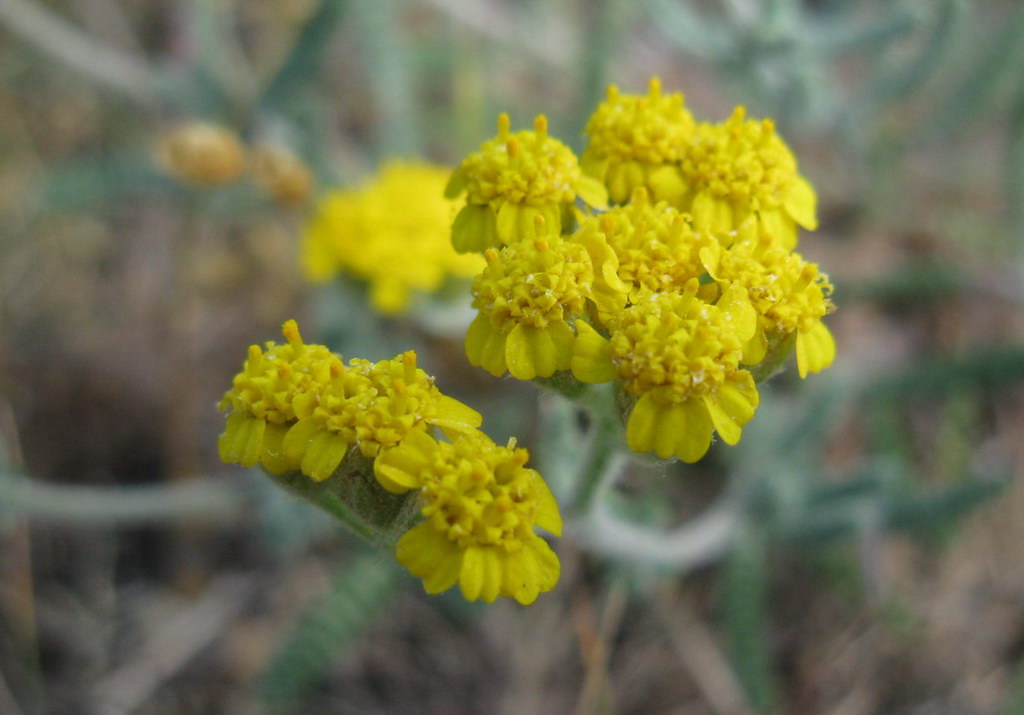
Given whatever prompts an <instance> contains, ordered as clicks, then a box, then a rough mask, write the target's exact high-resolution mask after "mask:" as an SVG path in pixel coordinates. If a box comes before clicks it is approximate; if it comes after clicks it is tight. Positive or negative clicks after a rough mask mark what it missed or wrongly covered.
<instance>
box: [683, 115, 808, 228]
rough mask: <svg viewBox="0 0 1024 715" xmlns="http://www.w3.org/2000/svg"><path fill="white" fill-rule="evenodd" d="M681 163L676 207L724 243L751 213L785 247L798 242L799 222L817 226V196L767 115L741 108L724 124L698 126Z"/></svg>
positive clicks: (806, 225)
mask: <svg viewBox="0 0 1024 715" xmlns="http://www.w3.org/2000/svg"><path fill="white" fill-rule="evenodd" d="M680 166H681V168H682V176H683V182H684V185H685V189H686V190H685V192H684V193H683V195H682V196H681V197H680V199H679V203H678V206H679V207H680V208H681V209H682V210H684V211H689V212H690V213H691V214H693V217H694V219H695V221H696V222H697V224H698V225H701V226H706V227H708V228H709V229H710V230H711V232H712V233H714V234H716V235H718V236H720V237H721V238H722V239H723V242H724V243H728V241H727V240H724V239H725V237H726V236H727V235H728V234H729V232H731V231H734V230H736V229H738V228H739V226H740V225H741V224H742V223H743V221H744V220H745V219H746V218H747V217H748V216H751V215H753V216H754V217H755V219H756V220H757V221H758V222H759V223H760V225H761V227H762V228H763V229H764V232H765V233H767V234H769V235H770V236H772V237H773V238H774V239H775V240H776V241H778V242H779V243H780V244H781V245H782V246H783V247H785V248H793V247H794V246H795V245H796V242H797V235H796V232H797V228H796V227H797V225H798V224H799V225H800V226H803V227H804V228H806V229H810V230H813V229H815V228H817V227H818V220H817V217H816V211H817V208H816V207H817V196H816V195H815V193H814V189H813V188H812V187H811V185H810V183H808V182H807V180H806V179H804V178H803V177H802V176H800V174H799V173H797V164H796V159H795V158H794V157H793V154H792V153H791V152H790V150H789V147H787V146H786V143H785V142H784V141H782V139H781V138H780V137H779V136H778V134H776V132H775V125H774V123H773V122H772V121H771V120H770V119H762V120H760V121H759V120H755V119H747V118H746V111H745V110H744V108H743V107H737V108H736V109H735V111H733V114H732V116H731V117H730V118H729V119H728V120H727V121H725V122H724V123H722V124H701V125H699V126H698V127H697V129H696V132H695V134H694V137H693V140H692V141H691V142H690V143H689V144H688V145H687V147H686V151H685V152H684V155H683V157H682V161H681V164H680Z"/></svg>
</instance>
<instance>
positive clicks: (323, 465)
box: [302, 429, 349, 482]
mask: <svg viewBox="0 0 1024 715" xmlns="http://www.w3.org/2000/svg"><path fill="white" fill-rule="evenodd" d="M348 448H349V444H348V442H346V441H345V438H344V437H342V436H341V435H339V434H338V433H337V432H330V431H328V430H326V429H325V430H320V431H318V432H317V433H316V434H315V435H314V436H313V440H312V441H311V442H310V443H309V447H308V449H306V454H305V456H303V458H302V473H303V474H306V475H308V476H309V477H311V478H312V479H314V480H315V481H318V482H322V481H323V480H325V479H327V478H328V477H329V476H331V475H332V474H334V470H335V469H337V468H338V465H339V464H341V460H342V459H343V458H344V456H345V453H346V452H348Z"/></svg>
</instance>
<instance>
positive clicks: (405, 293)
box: [302, 162, 483, 314]
mask: <svg viewBox="0 0 1024 715" xmlns="http://www.w3.org/2000/svg"><path fill="white" fill-rule="evenodd" d="M448 173H449V170H448V169H446V168H445V167H441V166H434V165H431V164H426V163H421V162H391V163H389V164H387V165H385V166H384V168H383V169H381V171H380V174H379V175H378V176H377V177H375V178H373V179H372V180H371V181H369V182H368V183H366V184H365V185H363V186H361V187H358V188H355V189H347V190H343V191H334V192H332V193H329V194H328V195H327V196H326V197H324V199H323V200H322V201H321V202H320V205H319V207H318V209H317V212H316V214H315V216H314V217H313V219H312V221H310V223H309V226H308V227H307V229H306V235H305V237H304V239H303V247H302V252H303V262H304V264H305V268H306V275H307V276H308V277H309V278H310V280H313V281H322V280H328V279H330V278H333V277H334V276H335V275H336V274H338V273H339V272H347V273H351V274H352V275H355V276H357V277H359V278H362V279H364V280H366V281H368V282H369V284H370V301H371V303H372V304H373V307H374V308H376V309H377V310H378V311H380V312H381V313H385V314H395V313H401V312H403V311H404V310H405V309H406V308H407V306H408V304H409V298H410V296H411V295H412V294H413V293H416V292H423V293H430V292H433V291H436V290H437V289H438V288H439V287H440V286H441V285H442V283H443V281H444V280H445V279H446V278H447V277H449V276H452V277H456V278H467V279H468V278H471V277H472V276H473V275H475V274H476V273H477V272H478V271H479V270H480V268H481V267H482V266H483V260H481V258H480V257H479V256H464V255H459V254H458V253H456V252H455V251H454V250H453V249H452V246H451V241H450V231H451V225H452V221H453V220H454V218H455V215H456V213H457V211H458V204H457V202H455V201H451V200H448V199H445V198H444V197H443V196H442V195H441V192H442V191H443V189H444V185H445V182H446V181H447V177H448Z"/></svg>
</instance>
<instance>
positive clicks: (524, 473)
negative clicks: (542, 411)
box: [374, 431, 562, 605]
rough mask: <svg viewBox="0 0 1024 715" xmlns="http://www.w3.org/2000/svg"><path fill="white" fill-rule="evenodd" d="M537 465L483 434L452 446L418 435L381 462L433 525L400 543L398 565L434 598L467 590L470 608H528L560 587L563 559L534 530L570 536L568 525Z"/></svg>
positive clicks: (388, 480)
mask: <svg viewBox="0 0 1024 715" xmlns="http://www.w3.org/2000/svg"><path fill="white" fill-rule="evenodd" d="M528 458H529V454H528V453H527V451H526V450H525V449H519V448H516V446H515V440H514V439H512V440H510V441H509V443H508V445H507V446H505V447H500V446H497V445H495V444H494V443H493V442H492V441H491V440H490V439H489V438H488V437H487V436H486V435H484V434H482V433H480V432H475V431H474V432H469V433H466V434H464V435H460V436H459V437H458V438H457V439H456V440H455V441H454V442H452V443H449V442H437V441H435V440H434V439H432V438H431V437H430V436H429V435H427V434H425V433H423V432H416V433H413V434H410V435H409V436H408V437H407V438H406V439H405V440H404V441H403V442H402V444H400V445H398V446H397V447H394V448H392V449H388V450H385V451H384V452H382V453H381V454H380V456H379V457H377V459H376V461H375V462H374V471H375V473H376V475H377V479H378V481H379V482H380V483H381V484H383V485H384V486H385V488H388V489H390V490H391V491H394V492H399V493H400V492H403V491H407V490H410V489H419V490H420V494H419V499H420V502H421V503H422V515H423V517H424V518H425V519H426V520H425V521H424V522H423V523H421V524H419V525H418V526H415V527H413V528H412V529H411V530H409V531H408V532H407V533H406V534H405V535H404V536H403V537H402V538H401V539H400V540H399V542H398V546H397V549H396V558H397V559H398V562H399V563H400V564H402V565H403V566H405V567H406V568H407V569H408V570H409V572H410V573H412V574H413V575H414V576H416V577H418V578H421V579H423V585H424V588H425V589H426V591H427V592H428V593H432V594H433V593H441V592H442V591H446V590H447V589H449V588H451V587H452V586H454V585H455V584H456V583H458V584H459V587H460V589H461V591H462V595H463V596H464V597H465V598H466V600H469V601H475V600H477V599H478V598H480V599H483V600H484V601H486V602H488V603H491V602H493V601H494V600H495V599H496V598H497V597H498V596H503V597H508V598H514V599H515V600H516V601H518V602H519V603H521V604H523V605H527V604H530V603H533V602H534V600H536V598H537V595H538V594H539V593H543V592H546V591H549V590H551V589H552V588H553V587H554V585H555V583H556V582H557V581H558V575H559V563H558V556H557V555H555V553H554V551H552V550H551V547H549V546H548V544H547V543H546V542H545V541H544V540H543V539H542V538H540V536H538V535H537V533H536V532H535V531H534V528H535V527H539V528H541V529H545V530H546V531H548V532H550V533H552V534H553V535H555V536H560V535H561V532H562V519H561V516H560V515H559V513H558V506H557V504H556V503H555V500H554V497H553V496H552V495H551V492H550V490H549V489H548V487H547V485H546V484H545V483H544V480H543V479H542V478H541V476H540V475H539V474H538V473H537V472H536V471H534V470H533V469H527V468H526V466H525V465H526V462H527V459H528Z"/></svg>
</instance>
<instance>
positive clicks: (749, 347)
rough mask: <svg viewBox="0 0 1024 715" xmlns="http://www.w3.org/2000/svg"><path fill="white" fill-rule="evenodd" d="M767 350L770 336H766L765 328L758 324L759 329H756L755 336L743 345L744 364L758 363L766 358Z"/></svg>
mask: <svg viewBox="0 0 1024 715" xmlns="http://www.w3.org/2000/svg"><path fill="white" fill-rule="evenodd" d="M767 352H768V338H766V337H765V334H764V330H762V329H761V326H760V325H758V327H757V330H755V331H754V336H753V337H752V338H750V340H748V341H747V343H746V345H744V346H743V361H742V362H743V364H744V365H757V364H758V363H759V362H761V361H762V360H764V356H765V354H766V353H767Z"/></svg>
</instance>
